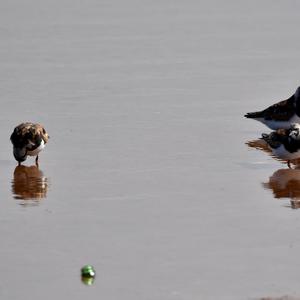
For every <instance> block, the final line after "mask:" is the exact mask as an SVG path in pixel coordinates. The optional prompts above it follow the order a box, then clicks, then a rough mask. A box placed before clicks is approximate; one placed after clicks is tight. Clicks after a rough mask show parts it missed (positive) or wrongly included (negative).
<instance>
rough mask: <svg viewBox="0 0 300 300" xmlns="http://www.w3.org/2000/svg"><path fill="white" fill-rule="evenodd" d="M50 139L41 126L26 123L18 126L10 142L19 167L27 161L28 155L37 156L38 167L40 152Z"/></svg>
mask: <svg viewBox="0 0 300 300" xmlns="http://www.w3.org/2000/svg"><path fill="white" fill-rule="evenodd" d="M48 139H49V135H48V133H47V132H46V130H45V128H44V127H43V126H42V125H40V124H34V123H30V122H26V123H22V124H20V125H18V126H17V127H16V128H15V129H14V131H13V133H12V135H11V136H10V140H11V142H12V144H13V153H14V157H15V159H16V160H17V161H18V162H19V165H20V164H21V162H22V161H25V160H26V158H27V155H29V156H36V159H35V163H36V165H38V159H39V152H40V151H41V150H42V149H43V148H44V147H45V144H46V143H47V142H48Z"/></svg>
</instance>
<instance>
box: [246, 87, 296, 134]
mask: <svg viewBox="0 0 300 300" xmlns="http://www.w3.org/2000/svg"><path fill="white" fill-rule="evenodd" d="M245 117H246V118H249V119H254V120H257V121H260V122H262V123H263V124H265V125H266V126H268V127H269V128H271V129H273V130H276V129H280V128H284V129H288V128H290V126H291V124H293V123H300V87H298V88H297V90H296V92H295V94H294V95H292V96H291V97H290V98H288V99H287V100H283V101H280V102H278V103H275V104H273V105H271V106H269V107H268V108H266V109H264V110H262V111H257V112H250V113H247V114H245Z"/></svg>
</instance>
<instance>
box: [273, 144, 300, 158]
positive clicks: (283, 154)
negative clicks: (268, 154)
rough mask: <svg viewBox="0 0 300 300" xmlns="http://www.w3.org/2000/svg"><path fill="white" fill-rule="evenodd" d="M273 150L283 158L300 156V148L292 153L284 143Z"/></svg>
mask: <svg viewBox="0 0 300 300" xmlns="http://www.w3.org/2000/svg"><path fill="white" fill-rule="evenodd" d="M272 151H273V154H274V155H275V156H277V157H278V158H281V159H285V160H293V159H298V158H300V150H298V151H296V152H293V153H291V152H289V151H287V150H286V149H285V147H284V146H283V145H280V146H279V147H278V148H277V149H272Z"/></svg>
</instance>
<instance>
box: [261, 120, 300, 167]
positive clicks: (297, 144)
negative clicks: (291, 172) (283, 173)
mask: <svg viewBox="0 0 300 300" xmlns="http://www.w3.org/2000/svg"><path fill="white" fill-rule="evenodd" d="M262 139H263V140H265V141H266V143H267V144H268V145H269V147H270V148H271V150H272V152H273V154H274V156H276V157H278V158H279V159H282V160H287V164H288V167H289V168H291V166H290V161H291V160H295V159H299V158H300V124H292V125H291V126H290V128H289V129H278V130H276V131H272V132H271V133H270V134H266V133H263V134H262Z"/></svg>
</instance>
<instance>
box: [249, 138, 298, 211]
mask: <svg viewBox="0 0 300 300" xmlns="http://www.w3.org/2000/svg"><path fill="white" fill-rule="evenodd" d="M246 144H247V145H248V146H249V147H250V148H255V149H258V150H261V151H264V152H266V153H267V154H269V155H270V156H271V157H273V158H274V159H276V160H279V161H282V160H280V159H278V158H276V157H274V156H273V155H272V151H271V150H270V148H269V147H268V145H267V143H266V142H265V141H263V140H261V139H259V140H254V141H249V142H247V143H246ZM282 162H284V161H282ZM292 163H293V164H294V165H295V166H296V167H295V168H294V169H288V168H286V169H279V170H277V171H276V172H274V174H273V175H271V177H270V178H269V181H268V182H265V183H263V184H262V185H263V187H264V188H266V189H270V190H272V191H273V195H274V198H276V199H281V198H288V199H290V203H291V205H290V206H289V207H291V208H293V209H297V208H300V160H299V159H298V160H294V161H292Z"/></svg>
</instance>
